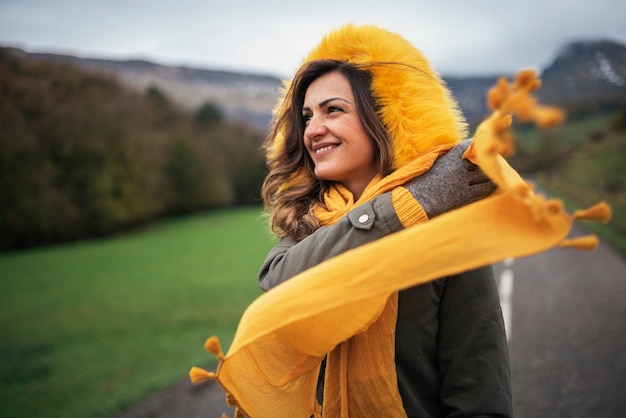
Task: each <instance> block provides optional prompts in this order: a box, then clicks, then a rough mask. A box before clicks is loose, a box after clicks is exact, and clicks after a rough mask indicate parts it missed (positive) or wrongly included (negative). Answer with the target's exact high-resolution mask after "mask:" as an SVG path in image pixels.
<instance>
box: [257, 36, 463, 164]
mask: <svg viewBox="0 0 626 418" xmlns="http://www.w3.org/2000/svg"><path fill="white" fill-rule="evenodd" d="M321 59H333V60H339V61H347V62H349V63H352V64H357V65H360V66H363V67H365V68H366V69H368V70H369V71H371V72H372V74H373V81H372V90H373V93H374V96H375V98H376V100H377V101H378V103H379V104H380V105H381V110H380V111H379V117H380V119H381V120H382V121H383V124H384V125H385V127H386V128H387V130H388V132H389V134H390V135H391V139H392V142H393V149H394V164H393V169H394V170H395V169H397V168H399V167H402V166H404V165H405V164H407V163H408V162H410V161H412V160H413V159H415V158H416V157H418V156H420V155H422V154H423V153H424V152H425V151H426V150H429V149H432V148H433V147H434V146H436V145H444V144H455V143H457V142H458V141H460V140H461V139H464V138H465V137H466V135H467V125H466V123H465V120H464V118H463V116H462V114H461V112H460V110H459V107H458V104H457V103H456V101H455V100H454V99H453V97H452V94H451V93H450V91H449V90H448V88H447V87H446V86H445V84H444V82H443V81H442V79H441V77H440V76H439V74H437V73H436V72H435V71H434V70H433V69H432V68H431V66H430V64H429V63H428V61H427V60H426V58H425V57H424V56H423V55H422V53H421V52H420V51H419V50H418V49H416V48H415V47H414V46H413V45H411V43H409V42H408V41H407V40H406V39H404V38H403V37H402V36H400V35H398V34H396V33H392V32H389V31H387V30H385V29H382V28H379V27H376V26H370V25H365V26H356V25H353V24H348V25H345V26H342V27H340V28H338V29H336V30H334V31H331V32H329V33H328V34H327V35H326V36H325V37H324V38H323V39H322V41H321V42H320V43H319V45H318V46H317V47H316V48H314V49H313V50H312V51H311V52H310V53H309V55H308V56H307V57H306V58H305V59H304V61H303V63H302V64H303V65H304V64H306V63H308V62H311V61H315V60H321ZM288 85H289V82H286V83H285V86H288ZM284 93H285V90H283V94H284ZM285 106H289V103H287V101H286V100H285V97H284V96H283V97H282V98H281V99H280V100H279V102H278V105H277V107H276V111H280V110H281V109H284V108H285ZM283 141H284V139H283V137H282V134H281V135H279V136H278V137H277V138H275V141H274V146H273V149H270V150H269V155H270V156H271V155H276V153H277V152H279V150H280V149H281V148H282V146H283Z"/></svg>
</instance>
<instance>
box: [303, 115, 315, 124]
mask: <svg viewBox="0 0 626 418" xmlns="http://www.w3.org/2000/svg"><path fill="white" fill-rule="evenodd" d="M312 117H313V115H312V114H310V113H304V114H302V121H303V122H304V124H305V125H307V124H308V123H309V121H310V120H311V118H312Z"/></svg>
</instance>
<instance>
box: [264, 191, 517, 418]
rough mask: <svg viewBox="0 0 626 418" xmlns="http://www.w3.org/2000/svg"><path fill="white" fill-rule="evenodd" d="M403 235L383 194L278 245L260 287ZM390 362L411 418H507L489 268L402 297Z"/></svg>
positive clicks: (498, 316) (500, 327)
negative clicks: (333, 221)
mask: <svg viewBox="0 0 626 418" xmlns="http://www.w3.org/2000/svg"><path fill="white" fill-rule="evenodd" d="M401 229H403V226H402V224H401V222H400V220H399V219H398V217H397V216H396V213H395V211H394V209H393V205H392V203H391V197H390V193H385V194H383V195H381V196H379V197H377V198H375V199H373V200H372V201H370V202H368V203H365V204H363V205H361V206H359V207H357V208H355V209H353V210H352V211H351V212H349V213H348V215H347V216H344V217H343V218H342V219H341V220H340V221H339V222H337V223H336V224H334V225H332V226H325V227H321V228H320V229H318V230H317V231H316V232H315V233H314V234H312V235H310V236H309V237H307V238H305V239H303V240H302V241H300V242H297V241H295V240H293V239H292V238H288V237H287V238H283V239H281V240H280V242H279V243H278V244H277V245H276V247H274V248H273V249H272V250H271V251H270V253H269V254H268V256H267V258H266V260H265V262H264V263H263V266H262V267H261V270H260V271H259V275H258V282H259V286H260V287H261V288H262V289H263V290H266V291H267V290H269V289H271V288H272V287H274V286H277V285H279V284H280V283H282V282H283V281H285V280H288V279H289V278H291V277H293V276H294V275H296V274H298V273H300V272H302V271H304V270H306V269H308V268H310V267H313V266H315V265H317V264H319V263H321V262H322V261H325V260H327V259H329V258H331V257H334V256H336V255H338V254H341V253H343V252H345V251H348V250H350V249H352V248H356V247H358V246H360V245H363V244H366V243H369V242H372V241H374V240H376V239H378V238H381V237H383V236H386V235H388V234H391V233H394V232H397V231H399V230H401ZM421 245H427V243H425V244H420V245H418V244H416V256H419V247H420V246H421ZM363 262H364V263H368V262H369V263H375V262H376V260H363ZM383 279H384V278H383ZM395 362H396V371H397V376H398V388H399V390H400V395H401V397H402V402H403V405H404V408H405V410H406V412H407V415H408V416H409V417H433V418H434V417H463V416H473V417H477V416H484V417H487V416H489V417H496V416H497V417H511V416H512V415H513V413H512V402H511V383H510V368H509V356H508V349H507V342H506V335H505V329H504V321H503V319H502V311H501V309H500V301H499V297H498V290H497V288H496V284H495V279H494V276H493V270H492V268H491V266H487V267H484V268H480V269H476V270H472V271H468V272H464V273H461V274H458V275H455V276H451V277H446V278H442V279H439V280H436V281H433V282H430V283H426V284H423V285H420V286H415V287H411V288H408V289H405V290H402V291H400V292H399V296H398V320H397V323H396V359H395ZM320 393H321V391H320ZM320 397H321V396H320V395H319V394H318V398H320Z"/></svg>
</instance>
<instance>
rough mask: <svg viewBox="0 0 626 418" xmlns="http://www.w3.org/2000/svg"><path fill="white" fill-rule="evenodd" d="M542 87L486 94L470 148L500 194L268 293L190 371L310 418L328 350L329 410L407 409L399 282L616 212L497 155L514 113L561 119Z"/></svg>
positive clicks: (522, 81)
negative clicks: (552, 191) (545, 104)
mask: <svg viewBox="0 0 626 418" xmlns="http://www.w3.org/2000/svg"><path fill="white" fill-rule="evenodd" d="M537 86H538V80H537V79H536V77H535V76H534V73H529V72H524V73H520V75H519V76H518V79H517V80H516V82H515V83H514V84H511V85H509V84H508V83H506V81H505V82H500V83H499V84H498V86H497V88H496V89H494V90H493V91H492V92H491V93H490V96H489V99H490V105H491V107H492V108H493V109H495V110H494V113H493V114H492V115H491V116H490V117H489V118H488V119H487V120H485V121H484V122H483V123H482V124H481V125H480V127H479V128H478V130H477V132H476V135H475V137H474V141H473V143H472V146H471V147H470V148H469V149H468V151H467V152H466V155H465V157H467V158H469V159H470V160H471V161H472V162H474V163H475V164H477V165H479V166H480V167H481V169H482V170H483V171H484V172H485V173H486V174H487V175H488V176H489V177H490V178H491V179H492V180H493V181H494V182H495V183H496V184H497V185H498V191H497V192H496V193H495V194H494V195H493V196H491V197H489V198H487V199H484V200H482V201H479V202H476V203H473V204H470V205H467V206H465V207H462V208H460V209H457V210H454V211H451V212H449V213H446V214H443V215H441V216H439V217H437V218H434V219H433V220H431V221H429V222H425V223H420V224H418V225H415V226H411V227H409V228H407V229H405V230H403V231H401V232H398V233H395V234H392V235H390V236H387V237H385V238H382V239H379V240H377V241H375V242H372V243H370V244H367V245H364V246H362V247H359V248H356V249H353V250H351V251H348V252H346V253H344V254H342V255H340V256H337V257H335V258H332V259H330V260H328V261H326V262H324V263H321V264H319V265H317V266H315V267H313V268H311V269H309V270H307V271H305V272H303V273H301V274H299V275H297V276H296V277H294V278H292V279H290V280H288V281H287V282H285V283H283V284H281V285H280V286H277V287H276V288H274V289H272V290H271V291H269V292H267V293H266V294H264V295H262V296H261V297H259V298H258V299H257V300H256V301H254V302H253V303H252V304H251V305H250V306H249V307H248V309H247V310H246V311H245V313H244V315H243V317H242V319H241V322H240V324H239V327H238V329H237V333H236V335H235V338H234V341H233V343H232V345H231V347H230V350H229V351H228V353H227V354H226V355H225V356H224V355H223V354H221V352H220V350H219V348H216V346H215V344H214V340H210V341H213V342H212V343H211V344H207V348H208V349H209V350H210V351H212V352H214V353H216V354H218V358H220V359H221V362H220V364H219V366H218V370H217V373H216V374H211V373H208V372H205V371H202V370H201V369H197V368H193V369H192V371H191V372H190V376H191V377H192V380H194V381H199V380H202V379H204V378H216V379H217V380H218V382H219V383H220V384H221V385H222V386H223V387H224V389H225V390H226V392H227V393H228V394H229V395H228V396H229V399H230V402H231V404H232V405H236V406H237V407H238V410H237V411H238V412H237V413H238V414H240V415H241V414H246V415H248V416H251V417H255V418H263V417H269V416H275V417H310V416H311V415H312V414H319V413H320V407H319V405H317V402H316V399H315V387H316V383H317V378H318V373H319V367H320V363H321V361H322V359H323V358H324V356H325V355H326V354H327V353H331V354H330V355H329V363H328V367H327V379H328V384H327V386H326V391H325V397H324V408H325V409H324V418H335V417H348V416H363V415H369V416H386V417H396V416H404V411H403V410H402V404H401V400H400V397H399V394H398V393H397V387H396V385H397V383H396V382H395V378H396V377H395V366H394V364H393V338H394V335H393V333H394V327H395V313H396V311H395V310H396V309H397V303H396V298H395V295H396V294H397V292H398V291H399V290H402V289H404V288H407V287H410V286H415V285H418V284H422V283H426V282H428V281H431V280H435V279H437V278H440V277H444V276H448V275H452V274H456V273H460V272H463V271H467V270H470V269H474V268H477V267H480V266H484V265H487V264H491V263H495V262H498V261H501V260H503V259H505V258H509V257H524V256H528V255H531V254H535V253H539V252H542V251H545V250H547V249H550V248H552V247H554V246H556V245H559V244H563V245H565V246H573V247H576V248H593V246H594V242H595V241H594V240H593V238H591V239H584V240H582V241H580V240H572V241H564V240H565V239H566V237H567V235H568V232H569V230H570V228H571V226H572V222H573V221H574V220H575V219H578V218H585V217H586V218H591V219H593V220H599V221H607V220H608V218H609V217H610V208H609V207H608V206H607V205H606V204H604V203H601V204H599V205H597V206H596V207H594V208H592V209H591V210H588V211H581V212H577V213H575V215H574V216H571V215H569V214H568V213H566V212H565V210H564V209H563V205H562V204H561V202H560V201H558V200H548V199H546V198H544V197H542V196H540V195H538V194H535V193H534V192H533V190H532V188H531V187H530V186H529V185H528V184H526V183H525V182H524V180H523V179H522V178H521V177H520V176H519V175H518V173H517V172H516V171H515V170H514V169H512V168H511V167H510V166H509V164H508V163H507V162H506V160H505V159H504V158H503V157H502V156H501V154H505V155H506V154H510V153H511V152H512V142H511V137H510V134H509V132H508V127H509V125H510V123H511V118H510V114H513V113H514V114H517V115H518V116H519V117H521V118H526V119H531V120H534V121H535V122H537V123H539V124H540V125H541V126H546V125H551V124H554V123H557V122H558V121H559V120H560V119H559V118H560V116H561V115H560V114H559V113H558V112H556V111H555V110H554V109H548V108H542V107H540V106H538V105H537V104H536V103H535V102H534V101H533V100H531V98H530V96H529V95H530V92H532V91H533V90H534V89H535V88H536V87H537ZM441 151H442V150H441V149H433V150H432V151H431V152H429V153H427V154H425V155H423V156H422V157H420V158H421V159H422V160H421V161H418V162H414V163H411V164H412V165H411V164H409V165H408V166H407V167H411V168H406V169H404V168H403V169H401V170H402V171H400V170H399V174H397V173H398V171H397V172H395V173H394V175H392V177H390V178H385V179H382V180H381V181H380V182H378V183H375V184H372V185H370V187H368V189H369V188H371V190H367V191H366V193H367V196H368V197H364V198H362V200H367V199H369V198H371V197H372V196H376V195H378V194H380V193H382V192H384V191H386V190H389V189H388V187H387V186H389V187H391V188H393V187H396V186H397V185H400V184H403V182H405V181H406V180H407V179H409V178H411V177H412V176H414V175H415V174H416V173H418V172H420V171H424V170H425V169H427V168H428V167H430V165H431V164H432V162H433V161H434V158H436V156H437V155H438V153H439V152H441ZM381 184H382V186H381ZM392 185H393V186H392ZM329 199H331V200H332V201H333V204H334V205H335V206H333V208H334V209H333V211H332V212H335V213H334V214H327V215H324V216H323V218H324V219H325V220H324V222H327V223H332V222H334V221H335V220H336V219H337V217H340V216H342V214H343V213H345V212H346V211H347V210H349V209H350V207H352V206H354V205H355V204H354V203H351V202H350V200H349V199H348V200H346V199H343V201H344V202H345V205H342V204H341V199H342V198H341V193H339V194H338V195H332V196H329ZM356 204H359V202H356ZM337 205H338V206H337ZM465 237H471V239H464V238H465ZM425 243H427V245H426V244H425ZM390 350H391V351H390ZM327 403H328V405H327ZM365 412H367V414H366V413H365Z"/></svg>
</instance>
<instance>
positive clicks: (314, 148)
mask: <svg viewBox="0 0 626 418" xmlns="http://www.w3.org/2000/svg"><path fill="white" fill-rule="evenodd" d="M302 116H303V118H304V120H305V128H304V145H305V147H306V149H307V151H308V153H309V155H310V156H311V159H312V160H313V163H314V164H315V175H316V176H317V177H318V178H320V179H322V180H328V181H336V182H339V183H341V184H343V185H344V186H345V187H347V188H348V190H350V191H351V192H352V194H353V195H354V199H355V200H356V199H358V198H359V197H360V196H361V193H363V190H364V189H365V187H366V186H367V185H368V183H369V182H370V181H371V180H372V178H374V176H375V175H376V173H377V165H376V162H375V160H374V141H373V140H372V139H371V138H370V137H369V136H368V135H367V134H366V132H365V129H364V128H363V124H362V123H361V119H360V118H359V114H358V113H357V108H356V103H355V100H354V94H353V92H352V88H351V87H350V82H349V81H348V79H347V78H346V77H345V76H344V75H343V74H341V73H339V72H331V73H327V74H324V75H322V76H320V77H319V78H317V79H316V80H315V81H313V82H312V83H311V85H310V86H309V88H308V89H307V91H306V94H305V96H304V106H303V108H302Z"/></svg>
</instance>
